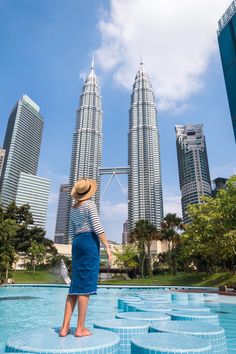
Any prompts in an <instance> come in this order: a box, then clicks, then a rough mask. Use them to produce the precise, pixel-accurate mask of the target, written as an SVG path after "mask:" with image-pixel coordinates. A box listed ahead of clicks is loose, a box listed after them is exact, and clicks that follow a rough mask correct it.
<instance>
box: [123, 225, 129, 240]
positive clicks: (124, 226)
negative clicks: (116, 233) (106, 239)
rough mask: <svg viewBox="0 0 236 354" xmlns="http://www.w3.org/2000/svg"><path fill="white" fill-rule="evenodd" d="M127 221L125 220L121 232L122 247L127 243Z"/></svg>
mask: <svg viewBox="0 0 236 354" xmlns="http://www.w3.org/2000/svg"><path fill="white" fill-rule="evenodd" d="M128 234H129V232H128V220H126V221H125V222H124V224H123V232H122V245H125V244H126V243H128Z"/></svg>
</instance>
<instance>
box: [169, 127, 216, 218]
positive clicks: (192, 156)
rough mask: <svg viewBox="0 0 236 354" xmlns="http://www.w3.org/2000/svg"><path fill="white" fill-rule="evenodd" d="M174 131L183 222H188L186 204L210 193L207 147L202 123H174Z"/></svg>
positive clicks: (192, 202)
mask: <svg viewBox="0 0 236 354" xmlns="http://www.w3.org/2000/svg"><path fill="white" fill-rule="evenodd" d="M175 131H176V146H177V157H178V168H179V183H180V190H181V193H182V198H181V204H182V214H183V222H184V223H188V222H190V218H189V216H188V214H187V206H188V205H189V204H197V203H200V198H201V196H202V195H208V196H211V194H212V190H211V181H210V172H209V166H208V158H207V149H206V142H205V137H204V134H203V126H202V124H197V125H176V126H175Z"/></svg>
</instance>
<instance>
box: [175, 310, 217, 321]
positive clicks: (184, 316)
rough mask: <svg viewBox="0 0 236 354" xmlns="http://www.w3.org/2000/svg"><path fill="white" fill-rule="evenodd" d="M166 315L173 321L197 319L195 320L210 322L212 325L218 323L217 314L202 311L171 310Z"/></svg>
mask: <svg viewBox="0 0 236 354" xmlns="http://www.w3.org/2000/svg"><path fill="white" fill-rule="evenodd" d="M168 315H170V316H171V319H172V320H174V321H181V320H184V321H197V322H204V323H211V324H214V325H219V317H218V315H215V314H212V313H207V312H204V311H193V312H191V311H188V310H187V311H186V310H181V311H172V312H168Z"/></svg>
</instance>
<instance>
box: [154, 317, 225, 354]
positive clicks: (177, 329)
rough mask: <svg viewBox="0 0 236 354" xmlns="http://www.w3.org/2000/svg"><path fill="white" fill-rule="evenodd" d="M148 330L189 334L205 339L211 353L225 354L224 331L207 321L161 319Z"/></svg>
mask: <svg viewBox="0 0 236 354" xmlns="http://www.w3.org/2000/svg"><path fill="white" fill-rule="evenodd" d="M150 332H167V333H171V335H172V333H176V334H177V333H179V334H185V335H191V336H195V337H198V338H202V339H205V340H207V341H208V342H210V343H211V345H212V354H227V345H226V338H225V331H224V329H223V328H221V327H217V326H215V325H211V324H208V323H199V322H191V324H190V323H189V322H188V321H162V322H157V323H155V322H154V323H151V324H150Z"/></svg>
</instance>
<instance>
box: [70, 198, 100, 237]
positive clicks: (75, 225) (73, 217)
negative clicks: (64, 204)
mask: <svg viewBox="0 0 236 354" xmlns="http://www.w3.org/2000/svg"><path fill="white" fill-rule="evenodd" d="M86 231H94V232H95V233H96V234H97V235H99V234H101V233H103V232H104V229H103V227H102V225H101V223H100V220H99V217H98V212H97V207H96V204H95V203H94V201H93V200H91V199H89V200H86V201H84V202H83V203H82V204H81V205H79V206H78V207H76V208H71V210H70V236H71V239H72V240H73V238H74V237H75V235H77V234H79V233H81V232H86Z"/></svg>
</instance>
